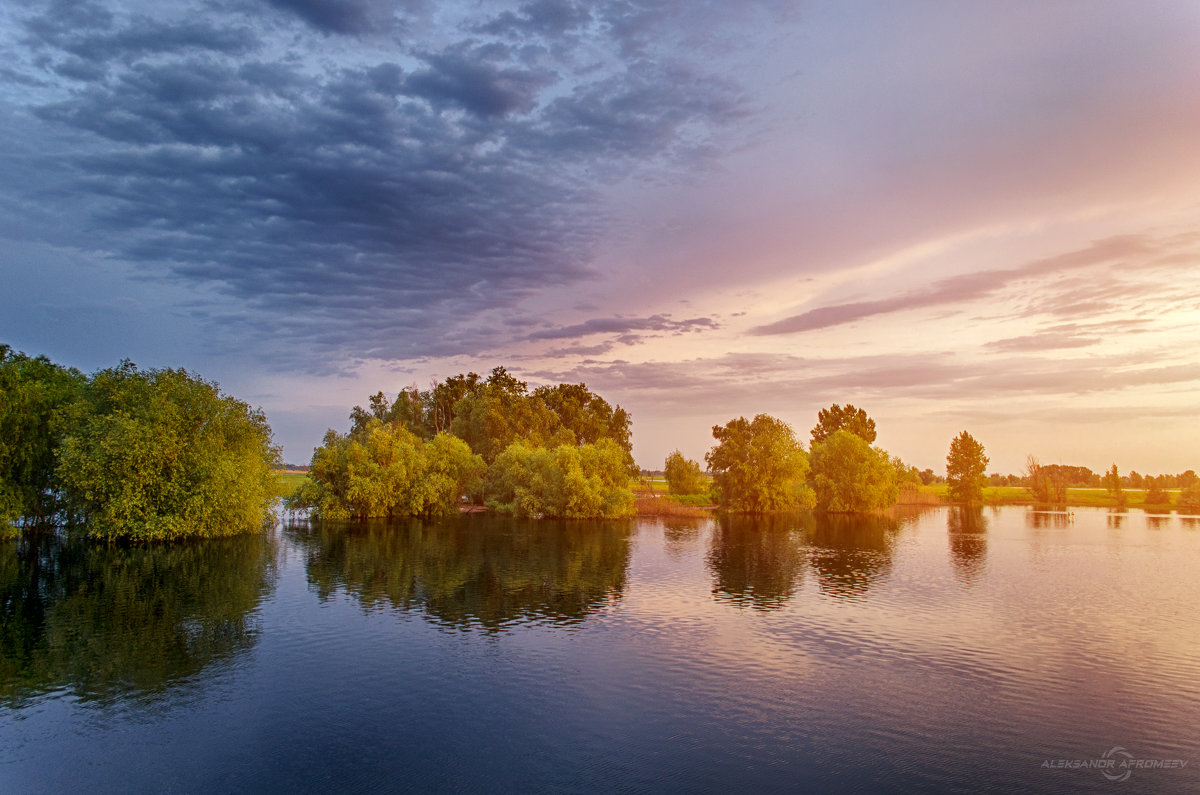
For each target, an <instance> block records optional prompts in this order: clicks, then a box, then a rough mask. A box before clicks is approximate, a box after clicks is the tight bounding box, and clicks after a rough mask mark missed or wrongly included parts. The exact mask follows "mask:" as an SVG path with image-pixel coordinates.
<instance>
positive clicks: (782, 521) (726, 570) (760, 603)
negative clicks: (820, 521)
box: [708, 513, 813, 610]
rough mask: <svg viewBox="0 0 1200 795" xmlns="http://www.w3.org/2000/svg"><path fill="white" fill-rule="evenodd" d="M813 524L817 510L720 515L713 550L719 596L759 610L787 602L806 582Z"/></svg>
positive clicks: (715, 591) (711, 561) (716, 594)
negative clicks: (807, 546)
mask: <svg viewBox="0 0 1200 795" xmlns="http://www.w3.org/2000/svg"><path fill="white" fill-rule="evenodd" d="M812 526H813V515H812V514H811V513H803V514H766V515H762V516H752V515H740V514H730V515H726V516H720V517H718V519H717V521H716V526H715V527H714V528H713V536H712V548H711V549H710V551H709V554H708V566H709V569H710V570H711V571H712V576H713V591H712V592H713V596H714V597H716V599H717V600H719V601H725V602H729V603H731V604H734V605H737V606H738V607H753V608H755V609H757V610H771V609H774V608H777V607H780V606H782V605H783V604H784V602H786V601H787V600H788V599H789V598H791V596H792V594H793V593H794V592H795V591H796V589H797V588H799V587H800V584H801V581H802V578H803V575H804V566H805V560H804V546H805V542H806V540H807V537H808V535H809V534H810V533H811V532H812Z"/></svg>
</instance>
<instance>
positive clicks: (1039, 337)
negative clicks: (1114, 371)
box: [985, 332, 1101, 352]
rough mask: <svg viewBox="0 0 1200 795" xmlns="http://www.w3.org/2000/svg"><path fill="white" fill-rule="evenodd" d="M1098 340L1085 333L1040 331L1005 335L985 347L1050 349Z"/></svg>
mask: <svg viewBox="0 0 1200 795" xmlns="http://www.w3.org/2000/svg"><path fill="white" fill-rule="evenodd" d="M1100 341H1101V338H1100V337H1097V336H1090V335H1086V334H1072V333H1065V332H1060V333H1053V332H1040V333H1037V334H1026V335H1023V336H1020V337H1007V338H1005V339H1001V340H993V341H991V342H989V343H987V345H986V346H985V347H987V348H991V349H992V350H996V351H1007V352H1016V351H1050V350H1059V349H1063V348H1086V347H1088V346H1091V345H1096V344H1098V343H1099V342H1100Z"/></svg>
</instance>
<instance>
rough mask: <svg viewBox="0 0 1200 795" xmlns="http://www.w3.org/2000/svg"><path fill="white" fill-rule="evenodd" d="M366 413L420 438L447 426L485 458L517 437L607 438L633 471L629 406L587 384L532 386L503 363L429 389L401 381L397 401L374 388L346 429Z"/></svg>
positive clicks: (547, 443) (551, 441)
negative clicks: (402, 385) (484, 374)
mask: <svg viewBox="0 0 1200 795" xmlns="http://www.w3.org/2000/svg"><path fill="white" fill-rule="evenodd" d="M372 419H377V420H379V421H381V422H383V423H385V424H388V425H400V426H403V427H404V428H406V429H407V430H408V431H410V432H411V433H412V434H413V435H415V436H418V437H420V438H422V439H432V438H433V437H434V436H436V435H437V434H438V433H442V432H450V433H452V434H454V435H455V436H457V437H459V438H460V439H462V440H463V441H465V442H466V443H467V444H468V445H469V446H470V448H471V450H472V451H474V452H476V453H478V454H480V455H481V456H483V460H484V461H485V462H486V463H489V464H490V463H491V462H492V461H494V460H495V459H496V457H497V456H498V455H500V453H502V452H503V451H504V450H505V449H506V448H507V447H508V446H509V445H511V444H513V443H515V442H521V443H522V444H524V445H525V446H527V447H557V446H559V445H562V444H574V445H582V444H593V443H595V442H598V441H600V440H601V439H611V440H612V441H614V442H616V444H617V446H618V447H620V448H621V449H622V450H623V451H624V452H625V458H626V465H627V466H628V468H629V470H630V474H635V473H636V467H635V466H634V463H633V443H632V440H631V430H630V429H631V425H632V418H631V417H630V416H629V413H628V412H627V411H625V410H624V409H623V408H621V407H620V406H613V405H611V404H609V403H608V401H606V400H605V399H604V398H602V397H600V396H599V395H597V394H596V393H594V392H592V391H591V390H589V389H588V388H587V385H586V384H552V385H545V386H540V387H537V388H536V389H534V390H532V391H531V390H530V389H529V385H528V384H527V383H526V382H525V381H521V380H519V379H518V378H516V377H515V376H513V375H512V374H511V373H509V372H508V370H506V369H505V368H504V367H496V368H493V369H492V372H491V374H490V375H489V376H488V377H487V378H482V377H480V376H479V375H478V374H477V373H465V374H460V375H456V376H451V377H450V378H447V379H446V380H444V381H441V382H435V383H434V384H433V385H432V386H431V387H430V388H429V389H428V390H421V389H419V388H418V387H417V386H415V385H414V386H411V387H406V388H405V389H402V390H400V392H399V393H398V394H397V395H396V399H395V402H392V401H390V400H389V399H388V397H387V396H386V395H384V393H383V392H377V393H376V394H374V395H372V396H371V397H370V398H369V399H368V401H367V406H366V407H365V408H364V407H362V406H355V407H354V409H353V410H352V411H351V413H350V420H351V423H352V428H351V433H355V432H357V431H359V430H360V429H362V428H364V427H366V425H367V423H368V422H369V421H370V420H372Z"/></svg>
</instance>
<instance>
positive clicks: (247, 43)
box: [26, 0, 259, 79]
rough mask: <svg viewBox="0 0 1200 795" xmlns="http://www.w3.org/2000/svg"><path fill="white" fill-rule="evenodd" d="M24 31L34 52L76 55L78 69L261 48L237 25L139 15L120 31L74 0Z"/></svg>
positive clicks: (108, 17)
mask: <svg viewBox="0 0 1200 795" xmlns="http://www.w3.org/2000/svg"><path fill="white" fill-rule="evenodd" d="M26 28H27V30H28V33H29V40H30V43H31V44H33V45H34V46H35V47H37V48H39V49H54V50H58V51H61V52H62V53H65V54H68V55H71V56H74V59H73V60H72V61H69V62H68V63H73V64H75V67H74V68H75V69H76V70H79V69H83V68H85V67H90V68H91V69H100V68H101V67H102V65H103V64H104V63H106V62H108V61H110V60H114V59H121V60H125V61H128V60H130V59H133V58H138V57H140V56H145V55H152V54H156V53H180V52H183V51H188V50H211V51H214V52H220V53H224V54H228V55H244V54H245V53H248V52H250V51H252V50H254V49H255V48H256V47H257V46H258V45H259V40H258V37H257V36H256V35H255V34H254V33H253V31H252V30H251V29H250V28H249V26H247V25H245V24H243V23H241V22H237V21H232V20H230V21H226V22H225V23H220V24H218V23H213V22H209V21H206V20H201V19H187V20H182V21H176V22H172V23H169V24H168V23H163V22H159V21H156V20H153V19H150V18H148V17H144V16H136V17H133V18H131V19H129V20H128V21H127V22H125V23H123V24H121V25H120V26H118V24H117V22H116V21H115V18H114V16H113V14H112V13H111V12H109V11H108V9H106V8H104V7H103V6H101V5H100V4H97V3H88V2H81V3H77V2H74V1H73V0H68V2H54V3H52V4H50V6H49V8H47V9H46V11H45V13H43V14H40V15H38V16H34V17H32V18H30V19H29V20H28V21H27V23H26ZM56 71H57V70H56ZM60 73H61V72H60ZM89 79H90V78H89Z"/></svg>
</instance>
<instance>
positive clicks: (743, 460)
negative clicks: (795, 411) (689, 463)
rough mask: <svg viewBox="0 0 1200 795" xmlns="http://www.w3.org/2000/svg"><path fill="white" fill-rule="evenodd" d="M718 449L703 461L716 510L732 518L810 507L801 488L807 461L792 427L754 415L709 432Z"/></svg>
mask: <svg viewBox="0 0 1200 795" xmlns="http://www.w3.org/2000/svg"><path fill="white" fill-rule="evenodd" d="M713 438H714V439H716V440H717V444H716V446H715V447H713V449H711V450H710V451H709V452H708V453H707V454H705V456H704V460H705V461H706V462H707V463H708V467H709V471H711V472H712V476H713V487H714V491H715V494H716V498H717V502H718V503H719V504H720V506H721V507H722V508H723V509H725V510H727V511H733V512H736V513H766V512H770V511H783V510H789V509H794V508H808V507H811V506H812V491H811V490H810V489H809V488H808V487H807V486H806V485H805V476H806V475H807V474H808V456H807V455H806V454H805V452H804V448H803V447H801V446H800V443H799V442H798V441H797V440H796V435H795V433H794V432H793V431H792V429H791V427H790V426H789V425H788V424H787V423H785V422H783V421H782V420H778V419H776V418H774V417H771V416H769V415H766V414H759V415H757V416H755V418H754V419H753V420H747V419H746V418H745V417H738V418H737V419H734V420H730V421H729V422H727V423H726V424H725V425H724V426H720V425H714V426H713Z"/></svg>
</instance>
